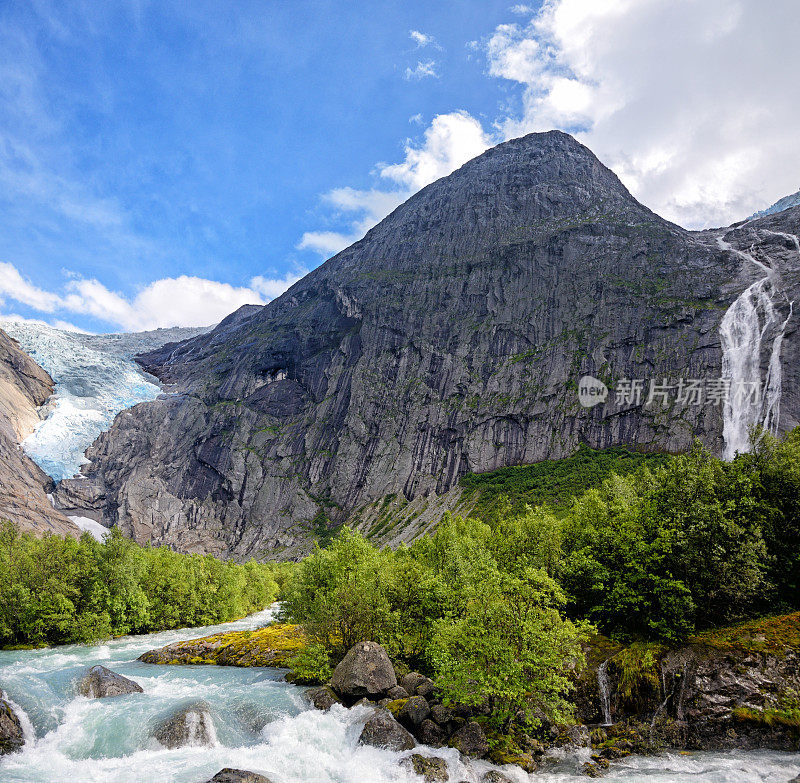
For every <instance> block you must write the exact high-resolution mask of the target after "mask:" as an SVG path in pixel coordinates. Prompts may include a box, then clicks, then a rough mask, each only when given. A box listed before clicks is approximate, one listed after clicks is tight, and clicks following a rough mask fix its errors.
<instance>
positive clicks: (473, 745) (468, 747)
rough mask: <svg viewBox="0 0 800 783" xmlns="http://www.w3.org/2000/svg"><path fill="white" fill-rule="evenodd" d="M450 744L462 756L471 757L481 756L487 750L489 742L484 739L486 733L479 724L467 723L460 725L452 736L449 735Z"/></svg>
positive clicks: (477, 757) (478, 757)
mask: <svg viewBox="0 0 800 783" xmlns="http://www.w3.org/2000/svg"><path fill="white" fill-rule="evenodd" d="M450 745H451V746H452V747H454V748H455V749H456V750H457V751H459V752H460V753H462V754H463V755H464V756H471V757H472V758H476V759H480V758H483V757H484V756H485V755H486V754H487V753H488V752H489V743H488V742H487V740H486V735H485V734H484V733H483V729H482V728H481V727H480V724H478V723H475V722H474V721H473V722H472V723H467V725H466V726H462V727H461V728H460V729H459V730H458V731H457V732H456V733H455V734H453V736H452V737H450Z"/></svg>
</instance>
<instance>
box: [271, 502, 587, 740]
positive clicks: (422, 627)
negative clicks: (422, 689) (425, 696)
mask: <svg viewBox="0 0 800 783" xmlns="http://www.w3.org/2000/svg"><path fill="white" fill-rule="evenodd" d="M495 550H496V537H495V535H494V533H493V531H492V529H491V528H490V527H489V526H488V525H485V524H484V523H483V522H480V521H478V520H474V519H468V520H464V519H460V518H457V517H450V516H447V517H446V518H445V519H444V520H442V523H441V524H440V525H439V527H438V528H437V530H436V531H435V532H434V533H433V535H431V536H428V537H426V538H423V539H420V540H418V541H416V542H415V543H414V544H413V546H411V547H401V548H400V549H398V550H396V551H392V550H389V549H385V550H378V549H376V548H375V547H374V546H373V545H372V544H371V543H370V542H369V541H367V540H366V539H365V538H363V537H362V536H361V535H359V534H358V533H356V532H354V531H352V530H350V529H349V528H344V529H343V530H342V531H341V533H340V534H339V535H338V536H337V537H336V538H335V539H334V541H333V542H332V543H331V545H330V546H329V547H328V548H327V549H318V550H317V551H315V552H314V554H312V555H310V556H309V557H308V558H306V559H305V560H304V561H303V562H302V563H301V564H300V566H299V567H298V569H297V570H296V572H295V573H294V574H293V577H292V579H291V582H290V584H289V586H288V588H287V590H286V595H285V604H284V610H285V612H286V614H287V615H288V616H290V617H292V618H297V619H298V620H300V621H301V622H302V625H303V628H304V630H305V631H306V634H307V635H308V636H309V637H310V639H311V640H313V641H314V642H316V644H317V645H322V646H323V647H324V649H325V650H327V651H328V652H329V653H330V656H331V657H332V658H333V659H334V660H335V659H338V658H340V657H341V656H342V655H343V654H344V652H345V651H346V650H347V649H349V647H351V646H352V645H353V644H355V643H356V642H357V641H359V640H363V639H371V640H374V641H378V642H380V643H382V644H383V645H384V646H385V647H386V648H387V650H388V652H389V654H390V655H391V656H392V657H393V658H394V659H395V660H397V661H401V662H405V663H406V664H408V665H409V666H413V667H416V668H421V669H423V670H426V671H429V672H430V673H432V674H434V675H435V676H436V678H437V682H438V684H439V685H440V687H442V688H443V690H444V691H445V693H446V694H447V695H448V697H449V698H450V700H451V701H453V702H456V701H457V702H459V703H462V704H485V703H487V702H489V703H491V705H492V720H493V721H494V722H495V723H497V724H501V725H502V724H505V723H507V722H508V721H510V720H512V719H513V718H514V717H515V716H516V715H517V713H518V712H520V710H523V711H524V710H527V711H528V717H529V719H530V722H532V723H535V722H536V720H535V718H534V714H535V713H534V711H533V710H534V708H538V709H539V710H542V711H545V710H546V711H547V712H548V714H550V715H552V716H553V717H559V718H560V717H564V716H565V715H566V714H567V713H568V712H569V705H568V702H567V695H568V693H569V689H570V684H569V679H568V674H569V671H570V669H571V667H573V666H576V665H580V662H581V660H582V652H581V644H582V642H583V641H584V640H585V639H586V636H587V631H588V628H587V627H586V626H585V624H583V623H580V622H578V623H573V622H572V621H570V620H569V619H566V618H565V617H564V616H563V609H564V607H565V605H566V596H565V595H564V593H563V591H562V590H561V588H560V587H559V586H558V585H557V584H556V582H555V581H554V580H553V579H551V578H550V577H549V576H548V575H547V573H546V572H545V570H544V569H542V568H540V567H537V566H536V565H528V564H526V563H524V562H522V561H520V563H519V564H518V565H517V566H515V567H512V568H506V569H502V568H501V567H500V565H499V564H498V561H497V560H496V559H495V558H494V556H493V552H494V551H495ZM319 652H320V651H319V648H318V647H317V648H315V649H314V653H313V655H308V656H305V657H304V658H303V660H302V661H298V663H300V664H302V671H301V673H302V675H303V677H304V679H305V680H306V681H308V680H309V679H311V677H312V676H313V674H314V673H315V669H314V667H315V666H318V667H319V676H320V678H322V677H323V670H324V669H325V668H326V667H327V664H328V658H327V657H326V656H322V657H320V655H319ZM532 691H533V692H534V693H536V694H537V696H538V699H537V700H536V701H535V703H534V702H532V701H531V699H530V694H531V692H532Z"/></svg>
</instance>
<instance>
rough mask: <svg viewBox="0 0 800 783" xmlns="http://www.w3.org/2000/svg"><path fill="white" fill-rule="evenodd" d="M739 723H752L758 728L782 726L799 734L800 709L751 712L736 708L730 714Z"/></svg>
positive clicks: (744, 708) (746, 708)
mask: <svg viewBox="0 0 800 783" xmlns="http://www.w3.org/2000/svg"><path fill="white" fill-rule="evenodd" d="M731 714H732V715H733V719H734V720H735V721H737V722H739V723H754V724H756V725H758V726H775V727H778V726H782V727H784V728H789V729H794V730H795V731H797V732H800V709H796V708H795V709H788V710H753V709H750V708H749V707H736V709H734V710H733V712H732V713H731Z"/></svg>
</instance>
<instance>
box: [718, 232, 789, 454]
mask: <svg viewBox="0 0 800 783" xmlns="http://www.w3.org/2000/svg"><path fill="white" fill-rule="evenodd" d="M765 233H768V234H773V235H776V236H780V237H782V238H784V239H788V240H790V241H792V242H793V244H794V245H795V249H796V250H797V252H798V254H800V243H799V242H798V239H797V237H796V236H794V235H793V234H783V233H778V232H773V231H766V232H765ZM717 242H718V244H719V246H720V248H721V249H723V250H727V251H729V252H732V253H735V254H736V255H738V256H739V257H740V258H741V259H742V260H743V261H745V262H746V263H747V264H748V265H751V266H754V267H755V268H756V269H758V270H759V271H760V272H763V275H764V276H763V277H761V278H760V279H759V280H756V282H754V283H752V284H751V285H750V286H748V287H747V288H746V289H745V290H744V291H743V292H742V293H741V294H740V295H739V297H738V298H737V299H736V300H735V301H734V302H733V304H732V305H731V306H730V307H729V308H728V310H727V311H726V312H725V315H724V316H723V318H722V323H721V324H720V338H721V342H722V378H723V380H725V381H729V382H730V387H729V393H728V395H727V398H726V400H725V402H724V406H723V430H722V434H723V438H724V440H725V451H724V457H725V459H728V460H730V459H733V458H734V457H735V456H736V454H737V453H744V452H746V451H749V449H750V433H751V430H752V428H753V427H757V426H760V427H762V428H763V430H764V431H766V432H770V433H772V434H777V431H778V424H779V421H780V404H781V347H782V344H783V338H784V334H785V333H786V326H787V324H788V323H789V321H790V320H791V318H792V313H793V309H794V302H791V301H789V300H788V298H787V296H786V293H785V292H784V291H783V289H782V288H781V285H780V276H779V274H778V271H777V268H776V267H777V264H776V263H775V262H774V261H773V260H772V259H769V261H770V263H769V265H767V264H765V263H762V262H761V261H759V260H758V259H756V258H755V256H754V255H753V253H752V252H746V251H744V250H739V249H737V248H735V247H733V246H732V245H731V244H730V243H729V242H726V241H725V240H724V239H723V237H722V236H720V237H718V239H717ZM765 359H766V369H765V370H762V367H763V366H764V364H765V361H764V360H765Z"/></svg>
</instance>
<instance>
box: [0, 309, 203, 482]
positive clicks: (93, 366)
mask: <svg viewBox="0 0 800 783" xmlns="http://www.w3.org/2000/svg"><path fill="white" fill-rule="evenodd" d="M0 328H2V329H3V330H5V331H6V332H7V333H8V334H9V335H11V337H13V338H15V339H16V340H17V341H19V343H20V346H21V347H22V350H24V351H25V352H26V353H28V354H30V356H32V357H33V358H34V359H35V360H36V362H38V363H39V364H40V365H41V366H42V367H43V368H44V369H45V370H47V372H48V373H50V376H51V377H52V378H53V380H54V381H55V384H56V389H55V398H54V400H55V405H54V407H53V408H52V410H51V412H50V414H49V415H48V416H47V418H46V419H45V420H44V421H43V422H42V423H41V424H39V425H38V426H37V428H36V431H35V432H34V433H33V434H32V435H30V436H29V437H28V438H26V439H25V441H24V442H23V444H22V446H23V448H24V449H25V452H26V453H27V454H28V456H30V457H31V459H33V461H34V462H36V464H37V465H39V466H40V467H41V468H42V470H44V471H45V473H47V474H48V475H49V476H51V477H52V478H53V479H55V480H56V481H60V480H61V479H64V478H70V477H72V476H74V475H75V474H76V473H78V472H79V470H80V467H81V465H83V464H85V463H86V462H87V460H86V457H85V456H84V452H85V451H86V449H87V448H88V447H89V446H90V445H91V444H92V443H93V442H94V440H95V439H96V438H97V436H98V435H99V434H100V433H101V432H104V431H105V430H108V429H109V428H110V427H111V424H112V422H113V421H114V417H115V416H116V415H117V414H118V413H119V412H120V411H123V410H125V409H126V408H131V407H133V406H134V405H136V404H138V403H140V402H144V401H146V400H152V399H155V398H156V397H157V396H158V395H159V394H161V388H160V387H159V386H158V384H157V381H156V379H155V378H152V377H150V376H147V375H145V374H144V373H143V372H142V371H141V369H140V368H139V366H138V365H137V364H136V362H134V361H133V356H135V355H136V354H137V353H141V352H142V351H147V350H152V349H154V348H158V347H160V346H162V345H164V344H166V343H168V342H173V341H175V340H182V339H185V338H186V337H190V336H193V335H195V334H198V333H200V332H202V331H204V330H201V329H158V330H156V331H153V332H140V333H137V334H107V335H94V334H83V333H80V332H68V331H63V330H61V329H56V328H54V327H52V326H47V325H45V324H42V323H38V322H34V321H24V320H11V319H8V320H6V319H3V320H1V321H0Z"/></svg>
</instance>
